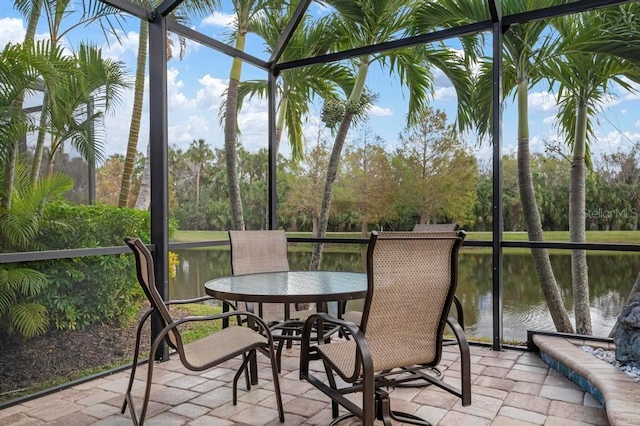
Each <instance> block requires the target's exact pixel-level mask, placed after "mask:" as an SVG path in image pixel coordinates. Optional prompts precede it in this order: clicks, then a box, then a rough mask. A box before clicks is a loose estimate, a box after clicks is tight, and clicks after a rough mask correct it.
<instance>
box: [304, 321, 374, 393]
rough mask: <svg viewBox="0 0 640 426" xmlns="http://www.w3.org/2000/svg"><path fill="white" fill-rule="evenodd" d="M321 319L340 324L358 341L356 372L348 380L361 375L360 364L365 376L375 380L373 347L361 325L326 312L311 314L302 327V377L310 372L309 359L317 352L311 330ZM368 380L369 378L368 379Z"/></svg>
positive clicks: (336, 324)
mask: <svg viewBox="0 0 640 426" xmlns="http://www.w3.org/2000/svg"><path fill="white" fill-rule="evenodd" d="M319 320H322V321H324V322H325V323H328V324H330V325H335V326H339V327H341V328H342V329H346V330H347V331H348V332H349V333H350V334H351V336H352V338H353V340H354V341H355V343H356V354H355V356H356V359H355V360H354V362H355V363H356V364H355V365H356V368H355V369H354V374H353V376H352V377H349V378H345V377H343V378H345V379H346V380H347V381H351V382H353V381H355V380H356V379H358V377H360V368H359V367H360V366H362V371H363V376H364V377H367V376H370V377H371V380H373V373H374V371H373V356H372V354H371V349H370V348H369V343H367V340H366V338H365V336H364V333H362V330H360V327H358V326H357V325H355V324H354V323H352V322H350V321H345V320H343V319H338V318H335V317H332V316H331V315H329V314H326V313H317V314H314V315H311V316H310V317H309V318H307V321H306V322H305V324H304V327H303V328H302V337H301V342H300V377H303V376H304V377H306V376H308V374H309V361H310V359H311V357H310V354H311V352H316V351H315V350H314V348H313V347H311V331H312V330H313V325H314V324H315V323H316V322H318V321H319ZM367 380H368V379H367Z"/></svg>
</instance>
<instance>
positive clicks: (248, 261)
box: [229, 229, 316, 371]
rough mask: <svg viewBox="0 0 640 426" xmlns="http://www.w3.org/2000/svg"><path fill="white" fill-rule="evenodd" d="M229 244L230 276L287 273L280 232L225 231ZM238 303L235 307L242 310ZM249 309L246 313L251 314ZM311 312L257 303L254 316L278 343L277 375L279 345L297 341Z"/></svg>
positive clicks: (285, 253) (286, 258)
mask: <svg viewBox="0 0 640 426" xmlns="http://www.w3.org/2000/svg"><path fill="white" fill-rule="evenodd" d="M229 242H230V244H231V272H232V274H233V275H247V274H256V273H261V272H286V271H289V259H288V257H287V236H286V234H285V232H284V230H282V229H278V230H259V231H257V230H256V231H233V230H230V231H229ZM242 305H243V304H242V302H240V304H239V307H241V308H242V307H243V306H242ZM252 309H253V308H252V307H249V310H252ZM315 312H316V311H315V309H299V306H298V305H296V304H293V303H292V304H287V303H260V304H258V315H259V316H260V318H262V319H263V320H264V321H265V322H267V323H268V324H270V325H271V326H272V330H274V331H275V330H278V333H279V334H276V333H274V338H275V339H276V340H277V341H278V342H279V343H278V348H277V360H278V371H280V359H281V357H282V350H283V347H284V346H283V343H284V344H286V345H287V347H289V348H290V347H291V346H292V341H293V340H299V337H298V338H296V335H298V336H299V334H300V332H301V331H302V324H303V322H302V321H301V319H306V318H307V317H308V316H309V315H312V314H314V313H315Z"/></svg>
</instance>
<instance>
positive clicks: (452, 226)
mask: <svg viewBox="0 0 640 426" xmlns="http://www.w3.org/2000/svg"><path fill="white" fill-rule="evenodd" d="M457 230H458V224H457V223H416V224H415V225H413V231H414V232H449V231H457Z"/></svg>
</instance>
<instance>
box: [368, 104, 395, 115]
mask: <svg viewBox="0 0 640 426" xmlns="http://www.w3.org/2000/svg"><path fill="white" fill-rule="evenodd" d="M369 113H370V114H371V115H373V116H374V117H391V116H393V115H394V114H393V111H392V110H391V108H383V107H380V106H378V105H371V107H369Z"/></svg>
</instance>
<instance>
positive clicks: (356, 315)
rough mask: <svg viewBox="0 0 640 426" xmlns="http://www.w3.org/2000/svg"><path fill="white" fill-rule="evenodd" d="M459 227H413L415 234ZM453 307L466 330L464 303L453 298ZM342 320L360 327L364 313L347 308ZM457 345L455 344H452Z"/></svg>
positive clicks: (451, 229) (437, 224) (420, 225)
mask: <svg viewBox="0 0 640 426" xmlns="http://www.w3.org/2000/svg"><path fill="white" fill-rule="evenodd" d="M458 229H459V226H458V224H457V223H416V224H415V225H414V226H413V232H434V233H439V232H445V233H451V232H452V231H457V230H458ZM453 305H454V306H455V308H456V320H457V321H458V324H460V327H462V329H463V330H464V311H463V309H462V303H461V302H460V299H458V297H457V296H455V295H454V296H453ZM342 312H343V313H342V319H344V320H347V321H351V322H352V323H354V324H355V325H360V321H362V312H360V311H347V310H346V309H345V308H343V309H342ZM451 343H455V342H451Z"/></svg>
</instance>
